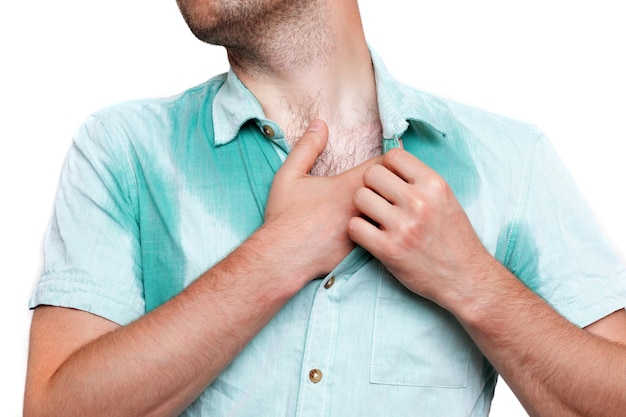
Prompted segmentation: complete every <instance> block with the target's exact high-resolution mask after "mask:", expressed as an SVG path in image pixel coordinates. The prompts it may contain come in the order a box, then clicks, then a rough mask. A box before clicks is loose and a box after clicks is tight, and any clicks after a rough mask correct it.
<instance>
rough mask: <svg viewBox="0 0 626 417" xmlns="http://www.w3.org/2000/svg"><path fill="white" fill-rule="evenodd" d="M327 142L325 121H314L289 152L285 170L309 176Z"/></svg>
mask: <svg viewBox="0 0 626 417" xmlns="http://www.w3.org/2000/svg"><path fill="white" fill-rule="evenodd" d="M327 142H328V126H326V123H324V121H323V120H320V119H316V120H313V121H312V122H311V124H309V127H308V128H307V130H306V132H304V135H302V137H301V138H300V139H298V141H297V142H296V144H295V145H294V146H293V148H292V149H291V151H290V152H289V155H288V156H287V159H286V160H285V163H284V164H283V168H284V170H285V171H291V172H295V173H299V174H302V175H308V174H309V172H310V171H311V169H312V168H313V165H314V164H315V161H316V160H317V157H318V156H320V154H321V153H322V151H323V150H324V148H325V147H326V143H327Z"/></svg>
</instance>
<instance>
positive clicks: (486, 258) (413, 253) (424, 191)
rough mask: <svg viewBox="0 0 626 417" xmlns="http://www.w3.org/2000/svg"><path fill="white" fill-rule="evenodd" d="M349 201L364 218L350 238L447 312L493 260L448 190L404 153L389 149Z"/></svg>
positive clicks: (351, 230)
mask: <svg viewBox="0 0 626 417" xmlns="http://www.w3.org/2000/svg"><path fill="white" fill-rule="evenodd" d="M363 181H364V187H363V188H361V189H359V190H358V191H357V192H356V193H355V196H354V204H355V207H356V208H357V209H358V210H359V212H361V213H362V214H363V215H364V216H365V217H367V218H368V219H370V220H371V221H372V222H373V223H375V224H372V222H370V221H367V220H365V219H364V218H363V217H353V218H352V219H351V220H350V222H349V228H348V230H349V236H350V237H351V238H352V240H354V242H356V243H358V244H359V245H361V246H363V247H364V248H365V249H367V250H368V251H369V252H370V253H372V254H373V255H374V256H375V257H377V258H378V259H379V260H380V261H381V262H382V263H383V264H384V265H385V266H386V267H387V269H389V271H390V272H391V273H392V274H393V275H394V276H395V277H396V278H397V279H398V280H399V281H400V282H402V283H403V284H404V285H405V286H406V287H407V288H408V289H410V290H411V291H413V292H415V293H417V294H420V295H421V296H423V297H426V298H428V299H431V300H432V301H434V302H436V303H438V304H440V305H442V306H443V307H444V308H447V309H448V310H451V309H452V308H454V306H455V305H458V304H457V303H458V302H459V300H462V299H465V298H467V296H468V295H469V294H468V293H469V292H470V290H471V288H472V284H473V283H478V281H472V280H473V279H478V278H479V277H481V276H482V272H483V271H484V270H483V268H489V267H490V266H491V265H493V264H492V262H493V258H492V257H491V256H490V255H489V253H488V252H487V251H486V250H485V249H484V247H483V246H482V244H481V242H480V240H479V238H478V236H477V235H476V233H475V232H474V229H473V227H472V225H471V224H470V221H469V219H468V217H467V215H466V214H465V212H464V210H463V208H462V207H461V205H460V204H459V202H458V201H457V199H456V198H455V196H454V194H453V193H452V190H451V189H450V187H449V185H448V184H447V183H446V182H445V181H444V179H443V178H441V177H440V176H439V175H438V174H437V173H436V172H435V171H433V170H432V169H430V168H429V167H428V166H426V165H425V164H424V163H423V162H421V161H420V160H419V159H417V158H415V157H414V156H412V155H411V154H409V153H408V152H405V151H403V150H399V149H394V150H391V151H390V152H388V153H387V155H385V157H384V159H383V162H382V164H379V165H374V166H371V167H369V168H368V169H367V171H366V172H365V173H364V176H363Z"/></svg>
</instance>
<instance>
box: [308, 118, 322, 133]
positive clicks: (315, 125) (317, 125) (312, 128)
mask: <svg viewBox="0 0 626 417" xmlns="http://www.w3.org/2000/svg"><path fill="white" fill-rule="evenodd" d="M323 126H324V123H323V122H322V121H321V120H320V119H315V120H313V121H312V122H311V124H309V127H308V128H307V129H306V131H307V132H319V131H320V130H322V127H323Z"/></svg>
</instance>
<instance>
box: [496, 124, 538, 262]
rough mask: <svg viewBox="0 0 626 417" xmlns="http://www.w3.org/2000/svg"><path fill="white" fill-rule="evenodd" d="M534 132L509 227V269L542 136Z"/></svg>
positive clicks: (535, 130) (507, 245)
mask: <svg viewBox="0 0 626 417" xmlns="http://www.w3.org/2000/svg"><path fill="white" fill-rule="evenodd" d="M532 132H533V134H532V139H533V147H532V149H530V150H529V151H528V152H527V153H526V158H525V159H524V166H523V169H522V172H523V175H522V186H521V187H520V193H519V199H518V203H517V204H516V205H515V211H514V213H513V215H512V217H511V226H510V227H509V231H508V235H507V239H506V245H505V251H504V259H503V264H504V265H505V266H506V267H509V262H510V260H511V257H512V256H513V252H514V251H515V247H516V245H517V238H518V234H519V230H520V223H521V219H522V218H523V214H524V213H525V212H526V210H527V205H528V200H529V195H530V192H531V182H532V181H531V179H532V176H533V175H534V171H535V163H534V162H535V159H536V156H537V151H538V148H539V141H540V134H541V133H540V132H539V129H537V127H533V131H532ZM509 269H510V268H509Z"/></svg>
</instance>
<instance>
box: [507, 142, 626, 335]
mask: <svg viewBox="0 0 626 417" xmlns="http://www.w3.org/2000/svg"><path fill="white" fill-rule="evenodd" d="M527 168H528V169H527V171H526V172H525V174H524V176H525V178H524V180H525V190H523V194H524V195H525V196H526V199H525V202H524V203H523V205H522V210H521V215H520V216H519V218H518V219H517V220H516V222H515V225H514V229H515V231H514V233H513V234H512V237H513V238H512V241H511V244H510V248H509V249H510V250H509V252H508V254H507V259H506V260H505V264H506V265H507V267H508V268H509V269H510V270H511V271H512V272H513V273H514V274H515V275H516V276H517V277H518V278H519V279H521V280H522V281H523V282H524V283H525V284H526V285H527V286H528V287H529V288H530V289H532V290H533V291H535V292H536V293H537V294H539V295H540V296H541V297H543V298H544V299H545V300H546V301H547V302H548V303H549V304H551V305H552V306H553V308H555V309H556V310H557V311H559V312H560V313H561V314H562V315H563V316H565V317H566V318H567V319H569V320H570V321H571V322H573V323H574V324H576V325H578V326H580V327H584V326H586V325H589V324H591V323H593V322H595V321H597V320H599V319H601V318H603V317H605V316H606V315H608V314H610V313H612V312H614V311H617V310H619V309H621V308H624V306H625V305H626V270H625V268H624V265H623V263H622V260H621V259H620V257H619V256H618V254H617V253H616V251H615V250H614V248H613V247H612V245H611V244H610V242H608V240H607V239H606V237H605V236H604V235H603V233H602V230H601V227H600V226H599V224H598V223H597V222H596V220H595V218H594V215H593V213H592V211H591V210H590V208H589V206H588V205H587V203H586V201H585V200H584V198H583V196H582V195H581V193H580V192H579V190H578V188H577V187H576V185H575V183H574V181H573V179H572V177H571V176H570V174H569V172H568V170H567V169H566V167H565V166H564V164H563V163H562V162H561V160H560V159H559V157H558V156H557V154H556V152H555V150H554V149H553V147H552V146H551V144H550V143H549V142H548V140H547V139H546V138H545V136H544V135H540V136H539V138H538V139H537V142H536V147H535V151H534V154H533V155H532V157H531V160H530V163H529V164H528V167H527Z"/></svg>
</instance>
